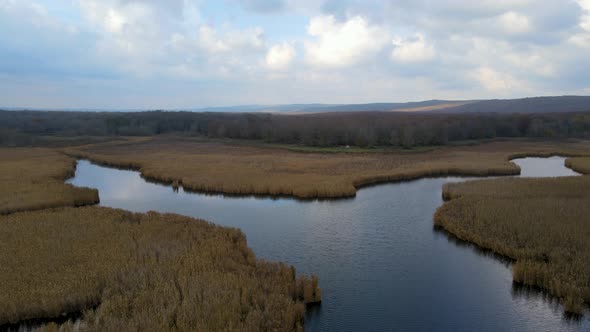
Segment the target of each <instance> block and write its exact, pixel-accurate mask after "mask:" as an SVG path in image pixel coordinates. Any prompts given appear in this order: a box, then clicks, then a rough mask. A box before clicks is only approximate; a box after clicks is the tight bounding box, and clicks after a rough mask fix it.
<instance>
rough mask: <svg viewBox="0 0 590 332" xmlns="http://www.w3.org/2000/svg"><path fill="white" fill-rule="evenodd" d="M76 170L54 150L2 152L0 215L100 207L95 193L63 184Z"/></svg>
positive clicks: (4, 149)
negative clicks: (74, 207) (61, 208)
mask: <svg viewBox="0 0 590 332" xmlns="http://www.w3.org/2000/svg"><path fill="white" fill-rule="evenodd" d="M75 167H76V161H75V160H74V159H73V158H71V157H68V156H65V155H63V154H61V153H58V152H55V151H52V150H48V149H27V148H0V184H2V187H1V188H2V189H0V214H7V213H12V212H16V211H25V210H39V209H45V208H52V207H59V206H80V205H88V204H96V203H98V192H97V191H96V190H94V189H87V188H76V187H74V186H71V185H68V184H64V180H65V179H67V178H69V177H71V176H73V175H74V170H75Z"/></svg>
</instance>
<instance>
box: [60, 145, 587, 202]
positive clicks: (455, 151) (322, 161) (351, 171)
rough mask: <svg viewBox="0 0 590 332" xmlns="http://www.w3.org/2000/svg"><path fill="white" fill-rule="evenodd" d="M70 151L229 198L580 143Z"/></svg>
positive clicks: (490, 162)
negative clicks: (382, 149) (380, 149)
mask: <svg viewBox="0 0 590 332" xmlns="http://www.w3.org/2000/svg"><path fill="white" fill-rule="evenodd" d="M65 151H66V153H68V154H69V155H71V156H75V157H80V158H86V159H89V160H92V161H94V162H98V163H100V164H105V165H110V166H117V167H124V168H131V169H136V170H140V172H141V174H142V176H143V177H145V178H147V179H150V180H154V181H159V182H163V183H167V184H171V183H173V182H174V181H176V182H177V183H178V184H180V185H182V186H183V187H184V188H185V189H186V190H191V191H199V192H208V193H223V194H232V195H272V196H294V197H298V198H339V197H352V196H354V195H355V194H356V191H357V189H358V188H360V187H363V186H367V185H372V184H376V183H383V182H392V181H403V180H411V179H417V178H421V177H431V176H446V175H465V176H488V175H514V174H518V173H519V169H518V167H517V166H516V165H514V164H513V163H510V162H509V159H511V158H513V156H516V155H519V154H523V155H524V154H536V155H550V154H556V153H557V152H561V153H563V154H569V155H584V154H588V151H590V144H589V143H588V142H587V141H557V142H548V141H547V142H538V141H526V140H524V141H499V142H493V143H487V144H480V145H467V146H453V147H442V148H437V149H432V150H426V151H417V152H414V153H396V152H393V153H369V154H368V153H350V154H348V153H344V154H343V153H331V154H321V153H295V152H292V151H289V150H286V149H283V148H280V147H270V148H269V147H266V146H254V145H249V146H248V145H246V146H236V145H231V144H224V143H220V142H215V141H213V142H203V141H202V140H192V139H187V138H174V137H164V138H141V139H131V140H129V141H127V142H114V143H104V144H96V145H90V146H84V147H79V148H69V149H66V150H65Z"/></svg>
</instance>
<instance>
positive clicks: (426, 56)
mask: <svg viewBox="0 0 590 332" xmlns="http://www.w3.org/2000/svg"><path fill="white" fill-rule="evenodd" d="M393 45H394V48H393V51H392V52H391V58H392V59H393V60H394V61H399V62H424V61H429V60H432V59H433V58H434V57H435V55H436V52H435V50H434V46H433V45H429V44H427V43H426V40H425V38H424V35H422V34H420V33H418V34H416V35H415V36H414V37H413V38H409V39H403V38H394V39H393Z"/></svg>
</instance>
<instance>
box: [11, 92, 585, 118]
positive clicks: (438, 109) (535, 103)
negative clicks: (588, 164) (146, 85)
mask: <svg viewBox="0 0 590 332" xmlns="http://www.w3.org/2000/svg"><path fill="white" fill-rule="evenodd" d="M0 109H3V110H31V111H43V110H45V111H58V109H41V108H15V107H0ZM59 110H61V111H73V112H74V111H86V112H139V111H147V109H146V110H140V109H129V110H123V109H59ZM166 111H188V112H218V113H278V114H315V113H344V112H427V113H562V112H585V111H590V96H557V97H531V98H520V99H490V100H426V101H419V102H407V103H368V104H285V105H238V106H220V107H204V108H192V109H168V110H166Z"/></svg>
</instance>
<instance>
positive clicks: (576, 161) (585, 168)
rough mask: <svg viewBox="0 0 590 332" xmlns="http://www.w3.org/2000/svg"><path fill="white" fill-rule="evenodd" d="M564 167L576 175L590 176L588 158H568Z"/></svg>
mask: <svg viewBox="0 0 590 332" xmlns="http://www.w3.org/2000/svg"><path fill="white" fill-rule="evenodd" d="M565 165H566V166H567V167H569V168H571V169H573V170H574V171H576V172H578V173H582V174H590V158H584V157H578V158H568V159H567V160H566V161H565Z"/></svg>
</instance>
